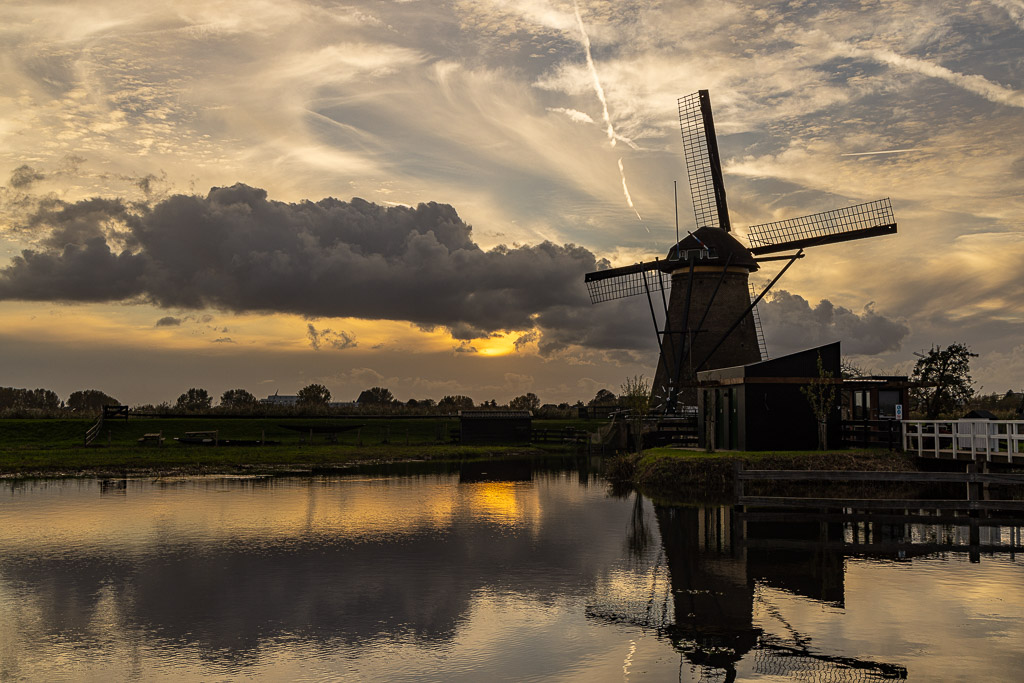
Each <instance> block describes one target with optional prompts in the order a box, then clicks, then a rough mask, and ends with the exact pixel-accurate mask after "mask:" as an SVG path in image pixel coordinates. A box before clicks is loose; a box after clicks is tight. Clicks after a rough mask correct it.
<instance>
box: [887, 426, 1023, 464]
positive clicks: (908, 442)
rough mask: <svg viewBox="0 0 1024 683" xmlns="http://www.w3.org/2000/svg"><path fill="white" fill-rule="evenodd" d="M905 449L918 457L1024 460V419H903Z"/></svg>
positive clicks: (1004, 460) (1015, 461)
mask: <svg viewBox="0 0 1024 683" xmlns="http://www.w3.org/2000/svg"><path fill="white" fill-rule="evenodd" d="M902 428H903V438H902V441H903V450H904V451H906V452H908V453H912V454H914V455H916V456H917V457H919V458H939V459H947V460H975V461H977V460H984V461H987V462H1004V463H1011V464H1013V463H1024V420H904V421H903V423H902Z"/></svg>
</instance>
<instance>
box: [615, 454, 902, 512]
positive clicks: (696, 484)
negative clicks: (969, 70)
mask: <svg viewBox="0 0 1024 683" xmlns="http://www.w3.org/2000/svg"><path fill="white" fill-rule="evenodd" d="M628 458H629V459H628V460H626V461H624V462H622V463H621V465H620V469H619V471H618V474H619V477H620V478H628V479H629V480H630V481H631V482H632V483H633V484H634V485H635V486H637V487H639V488H640V489H641V490H642V491H643V492H644V493H645V494H647V495H649V496H652V497H656V498H659V497H660V498H672V499H696V498H699V499H701V500H704V501H707V502H713V501H720V502H730V501H731V500H732V498H733V486H734V483H735V481H734V476H733V474H734V471H735V463H736V462H742V463H743V466H744V467H746V468H748V469H764V470H863V471H872V470H881V471H913V470H915V469H916V466H915V464H914V459H913V458H912V457H911V456H909V455H905V454H903V453H892V452H889V451H886V450H843V451H785V452H775V451H765V452H743V451H728V452H716V453H705V452H703V451H685V450H679V449H671V448H653V449H649V450H646V451H644V453H643V456H640V457H638V456H635V455H634V456H628ZM833 490H835V488H834V487H833ZM752 492H753V491H752ZM777 495H788V494H786V493H781V492H780V493H778V494H777Z"/></svg>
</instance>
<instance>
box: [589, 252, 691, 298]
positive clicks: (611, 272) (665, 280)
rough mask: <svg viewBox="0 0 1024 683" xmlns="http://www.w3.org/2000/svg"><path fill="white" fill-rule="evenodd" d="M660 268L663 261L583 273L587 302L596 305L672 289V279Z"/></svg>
mask: <svg viewBox="0 0 1024 683" xmlns="http://www.w3.org/2000/svg"><path fill="white" fill-rule="evenodd" d="M664 265H665V262H664V261H646V262H644V263H637V264H634V265H632V266H622V267H621V268H609V269H608V270H598V271H594V272H593V273H587V274H586V276H585V277H584V281H585V282H586V284H587V291H588V292H589V293H590V302H591V303H594V304H597V303H601V302H602V301H611V300H613V299H624V298H626V297H627V296H635V295H637V294H644V293H647V292H657V291H659V290H665V291H668V290H669V289H670V288H671V287H672V276H671V275H670V274H669V273H665V272H663V271H662V267H663V266H664ZM645 281H646V282H645Z"/></svg>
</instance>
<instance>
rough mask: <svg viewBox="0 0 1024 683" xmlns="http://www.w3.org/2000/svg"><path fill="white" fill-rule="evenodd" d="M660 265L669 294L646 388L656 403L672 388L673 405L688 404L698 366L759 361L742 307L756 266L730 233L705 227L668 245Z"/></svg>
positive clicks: (748, 317)
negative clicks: (668, 279)
mask: <svg viewBox="0 0 1024 683" xmlns="http://www.w3.org/2000/svg"><path fill="white" fill-rule="evenodd" d="M663 263H665V264H666V266H668V264H672V266H671V267H672V271H671V272H672V293H671V294H670V296H669V305H668V321H667V323H666V325H665V330H666V333H665V334H664V335H663V337H662V342H661V344H662V348H661V357H660V358H659V359H658V369H657V371H656V372H655V375H654V384H653V386H652V389H653V392H654V396H655V403H658V402H659V397H667V396H668V395H669V393H670V387H672V386H677V387H678V393H677V396H678V403H679V404H680V405H691V406H692V405H696V404H697V371H698V370H711V369H714V368H725V367H733V366H737V365H747V364H749V363H756V362H757V361H759V360H761V350H760V347H759V346H758V342H757V330H756V328H755V326H754V318H753V315H751V313H750V312H749V310H748V309H749V308H750V283H749V278H750V273H752V272H753V271H755V270H757V269H758V266H757V262H756V261H755V260H754V257H753V256H752V255H751V254H750V250H749V249H747V248H746V247H744V246H743V245H742V244H740V243H739V242H738V241H737V240H736V238H735V237H733V236H732V235H730V234H729V233H728V232H726V231H724V230H719V229H717V228H706V227H705V228H700V229H698V230H697V231H695V232H694V233H692V234H691V235H690V236H688V237H687V238H686V239H684V240H682V241H681V242H679V243H678V244H677V245H675V246H673V247H672V249H670V250H669V253H668V257H667V260H666V261H665V262H663ZM737 321H739V325H737V326H736V328H735V329H733V330H732V331H731V332H730V331H729V329H730V327H732V325H733V324H735V323H736V322H737ZM716 347H717V348H716Z"/></svg>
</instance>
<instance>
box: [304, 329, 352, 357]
mask: <svg viewBox="0 0 1024 683" xmlns="http://www.w3.org/2000/svg"><path fill="white" fill-rule="evenodd" d="M306 337H307V338H308V339H309V345H310V346H311V347H312V348H313V350H314V351H319V350H320V347H321V346H322V345H324V344H327V345H328V346H332V347H334V348H336V349H351V348H354V347H356V346H359V343H358V342H356V338H355V335H353V334H352V333H350V332H346V331H345V330H339V331H337V332H335V331H334V330H332V329H330V328H324V329H322V330H318V329H316V327H315V326H314V325H313V323H309V324H308V325H306Z"/></svg>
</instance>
